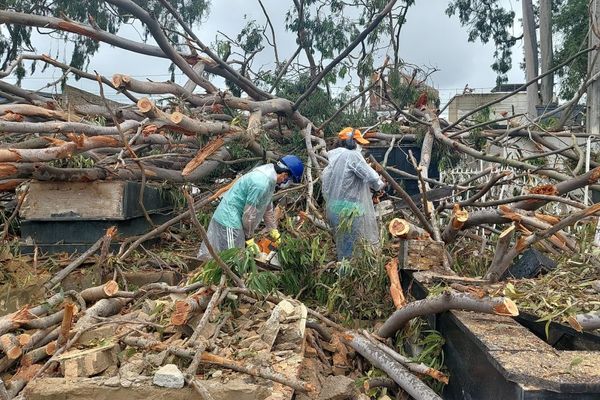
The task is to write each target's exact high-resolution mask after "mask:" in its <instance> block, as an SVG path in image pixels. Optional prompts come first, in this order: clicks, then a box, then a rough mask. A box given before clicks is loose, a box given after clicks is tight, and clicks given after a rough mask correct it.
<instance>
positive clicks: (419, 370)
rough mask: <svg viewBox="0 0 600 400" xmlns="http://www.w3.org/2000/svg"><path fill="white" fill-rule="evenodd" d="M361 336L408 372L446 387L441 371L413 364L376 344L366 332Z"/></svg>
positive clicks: (400, 355)
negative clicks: (427, 377)
mask: <svg viewBox="0 0 600 400" xmlns="http://www.w3.org/2000/svg"><path fill="white" fill-rule="evenodd" d="M363 335H364V336H365V338H367V340H369V341H370V342H371V343H372V344H373V345H375V346H377V348H378V349H379V350H381V351H383V352H384V353H386V354H387V355H388V356H390V357H391V358H393V359H394V360H396V361H398V362H399V363H400V364H402V365H404V366H405V367H406V368H408V370H409V371H411V372H413V373H415V374H420V375H427V376H430V377H432V378H433V379H435V380H437V381H440V382H442V383H444V384H446V385H447V384H448V375H446V374H444V373H442V372H441V371H438V370H437V369H435V368H431V367H429V366H427V365H425V364H422V363H416V362H413V361H412V360H411V359H409V358H408V357H404V356H403V355H402V354H399V353H397V352H396V351H394V350H393V349H392V348H390V347H388V346H386V345H385V344H383V343H380V342H378V341H377V340H376V339H375V338H374V337H373V336H372V335H370V334H369V333H368V332H366V331H363Z"/></svg>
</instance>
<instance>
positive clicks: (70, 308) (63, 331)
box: [57, 302, 77, 347]
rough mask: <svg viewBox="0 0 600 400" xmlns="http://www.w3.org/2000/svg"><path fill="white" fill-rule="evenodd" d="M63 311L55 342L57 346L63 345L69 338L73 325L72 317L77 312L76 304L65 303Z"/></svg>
mask: <svg viewBox="0 0 600 400" xmlns="http://www.w3.org/2000/svg"><path fill="white" fill-rule="evenodd" d="M64 310H65V313H64V316H63V320H62V323H61V324H60V332H59V334H58V340H57V344H58V346H61V347H62V346H64V345H65V343H67V340H69V335H70V333H71V327H72V326H73V317H74V316H75V314H76V313H77V306H76V305H75V304H73V303H70V302H69V303H67V304H65V307H64Z"/></svg>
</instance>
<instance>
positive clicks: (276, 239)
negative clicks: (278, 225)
mask: <svg viewBox="0 0 600 400" xmlns="http://www.w3.org/2000/svg"><path fill="white" fill-rule="evenodd" d="M269 235H270V236H271V239H273V242H274V243H275V244H276V245H277V246H279V245H281V233H279V231H278V230H277V229H271V231H270V232H269Z"/></svg>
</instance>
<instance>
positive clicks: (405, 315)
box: [377, 292, 519, 338]
mask: <svg viewBox="0 0 600 400" xmlns="http://www.w3.org/2000/svg"><path fill="white" fill-rule="evenodd" d="M448 310H466V311H476V312H482V313H488V314H498V315H507V316H511V317H513V316H516V315H519V310H518V308H517V306H516V304H515V303H514V302H513V301H512V300H510V299H509V298H506V297H490V298H485V299H477V298H474V297H471V296H468V295H466V294H464V293H452V292H444V293H443V294H441V295H439V296H437V297H431V298H427V299H423V300H418V301H414V302H412V303H408V304H407V305H406V306H404V307H403V308H401V309H400V310H397V311H395V312H394V313H393V314H392V315H391V316H390V317H389V318H388V319H387V320H386V321H385V323H384V324H383V326H382V327H381V328H379V331H378V332H377V336H380V337H383V338H388V337H391V336H393V335H394V334H395V333H396V332H397V331H398V330H400V329H402V327H403V326H404V325H405V324H406V323H407V322H408V321H410V320H411V319H412V318H415V317H419V316H421V315H428V314H437V313H441V312H444V311H448Z"/></svg>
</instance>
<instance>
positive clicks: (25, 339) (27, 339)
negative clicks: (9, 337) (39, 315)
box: [17, 333, 31, 347]
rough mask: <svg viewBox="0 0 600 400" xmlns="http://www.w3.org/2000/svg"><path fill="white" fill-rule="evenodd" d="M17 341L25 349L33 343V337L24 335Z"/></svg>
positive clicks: (18, 337)
mask: <svg viewBox="0 0 600 400" xmlns="http://www.w3.org/2000/svg"><path fill="white" fill-rule="evenodd" d="M17 341H18V342H19V346H21V347H25V346H27V345H28V344H29V343H31V335H30V334H28V333H22V334H20V335H19V336H17Z"/></svg>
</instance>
